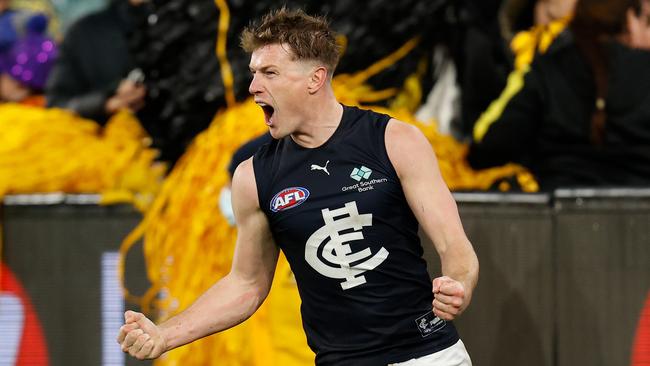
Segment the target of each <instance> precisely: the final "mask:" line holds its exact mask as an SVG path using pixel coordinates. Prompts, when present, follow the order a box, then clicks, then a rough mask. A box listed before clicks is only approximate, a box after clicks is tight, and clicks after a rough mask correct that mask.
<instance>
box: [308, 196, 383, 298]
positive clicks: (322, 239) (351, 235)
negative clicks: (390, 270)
mask: <svg viewBox="0 0 650 366" xmlns="http://www.w3.org/2000/svg"><path fill="white" fill-rule="evenodd" d="M321 212H322V213H323V220H325V226H323V227H321V228H320V229H318V230H316V232H314V233H313V234H312V235H311V236H310V237H309V239H307V243H306V246H305V260H306V261H307V263H309V265H310V266H311V267H312V268H313V269H315V270H316V271H318V273H320V274H322V275H323V276H326V277H329V278H336V279H345V281H343V282H342V283H341V287H342V288H343V290H349V289H351V288H353V287H356V286H359V285H363V284H364V283H366V278H365V276H363V273H364V272H366V271H371V270H373V269H375V268H377V266H379V265H380V264H381V263H382V262H383V261H384V260H386V258H388V251H387V250H386V249H385V248H383V247H382V248H381V249H379V251H378V252H377V253H375V254H374V255H372V252H371V251H370V248H366V249H364V250H361V251H358V252H355V253H353V252H352V249H351V248H350V245H349V244H347V243H349V242H351V241H354V240H361V239H363V233H362V232H361V229H362V228H363V227H364V226H372V214H364V215H359V210H358V209H357V203H356V202H348V203H346V204H345V206H344V207H342V208H339V209H335V210H330V209H327V208H326V209H324V210H322V211H321ZM350 230H354V231H350ZM342 232H344V233H342ZM321 246H322V247H323V248H322V258H323V259H325V261H327V262H323V261H322V260H321V258H320V257H319V256H318V252H319V250H320V248H321Z"/></svg>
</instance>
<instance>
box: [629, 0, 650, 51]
mask: <svg viewBox="0 0 650 366" xmlns="http://www.w3.org/2000/svg"><path fill="white" fill-rule="evenodd" d="M626 38H627V39H626V42H625V43H626V44H627V45H628V46H629V47H631V48H638V49H644V50H650V0H645V1H643V2H641V11H640V14H639V15H637V14H635V12H634V10H632V9H628V11H627V37H626Z"/></svg>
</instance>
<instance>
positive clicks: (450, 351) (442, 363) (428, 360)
mask: <svg viewBox="0 0 650 366" xmlns="http://www.w3.org/2000/svg"><path fill="white" fill-rule="evenodd" d="M388 366H472V360H471V359H470V358H469V354H468V353H467V349H465V344H463V341H461V340H460V339H459V340H458V342H456V344H454V345H453V346H451V347H448V348H445V349H443V350H442V351H438V352H436V353H432V354H430V355H426V356H423V357H418V358H414V359H411V360H408V361H404V362H398V363H391V364H390V365H388Z"/></svg>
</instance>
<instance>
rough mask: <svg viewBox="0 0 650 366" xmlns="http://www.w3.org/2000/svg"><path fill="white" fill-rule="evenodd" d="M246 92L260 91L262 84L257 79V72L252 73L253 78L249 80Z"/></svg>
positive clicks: (253, 93)
mask: <svg viewBox="0 0 650 366" xmlns="http://www.w3.org/2000/svg"><path fill="white" fill-rule="evenodd" d="M248 92H249V93H250V94H252V95H255V94H259V93H261V92H262V86H261V85H260V81H259V80H258V77H257V73H255V74H253V80H251V83H250V84H249V85H248Z"/></svg>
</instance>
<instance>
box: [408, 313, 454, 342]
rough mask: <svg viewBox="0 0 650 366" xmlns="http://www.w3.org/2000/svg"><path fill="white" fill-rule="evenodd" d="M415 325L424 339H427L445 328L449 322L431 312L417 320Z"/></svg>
mask: <svg viewBox="0 0 650 366" xmlns="http://www.w3.org/2000/svg"><path fill="white" fill-rule="evenodd" d="M415 324H416V325H417V326H418V329H419V330H420V334H422V337H427V336H429V335H431V334H433V333H435V332H437V331H439V330H440V329H442V328H444V327H445V324H447V322H445V321H444V320H442V319H440V318H438V317H437V316H435V315H434V314H433V312H431V311H429V312H428V313H426V314H424V315H422V316H421V317H419V318H417V319H415Z"/></svg>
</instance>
